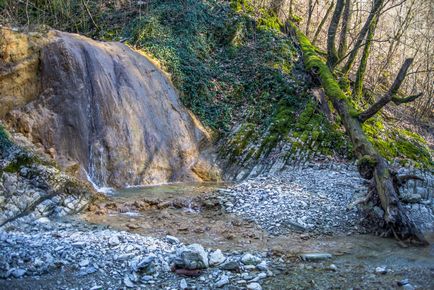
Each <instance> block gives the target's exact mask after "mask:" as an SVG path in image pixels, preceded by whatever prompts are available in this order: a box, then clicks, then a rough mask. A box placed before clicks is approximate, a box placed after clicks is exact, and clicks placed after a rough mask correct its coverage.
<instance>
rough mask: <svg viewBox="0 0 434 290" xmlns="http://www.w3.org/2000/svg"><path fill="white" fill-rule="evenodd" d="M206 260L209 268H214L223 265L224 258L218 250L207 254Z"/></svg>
mask: <svg viewBox="0 0 434 290" xmlns="http://www.w3.org/2000/svg"><path fill="white" fill-rule="evenodd" d="M208 260H209V265H210V266H215V265H219V264H221V263H223V262H224V261H225V260H226V258H225V256H224V255H223V253H222V251H221V250H220V249H217V250H215V251H214V252H211V253H210V254H209V257H208Z"/></svg>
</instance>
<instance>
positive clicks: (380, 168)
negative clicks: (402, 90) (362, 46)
mask: <svg viewBox="0 0 434 290" xmlns="http://www.w3.org/2000/svg"><path fill="white" fill-rule="evenodd" d="M288 26H289V27H287V28H286V29H287V30H288V31H292V32H293V33H294V35H295V36H296V38H297V39H298V42H299V44H300V48H301V50H302V52H303V57H304V62H305V65H306V68H307V69H308V70H310V71H312V74H313V75H314V77H316V78H317V79H318V80H319V81H320V83H321V85H322V87H323V89H324V91H325V94H326V95H327V97H328V98H329V99H330V101H331V102H332V104H333V107H334V108H335V109H336V111H337V113H338V114H339V116H340V117H341V119H342V123H343V125H344V127H345V129H346V132H347V134H348V136H349V137H350V140H351V142H352V144H353V147H354V153H355V155H356V156H357V158H358V159H359V162H358V167H359V172H360V174H361V175H362V177H364V178H366V179H371V180H373V182H374V184H375V191H376V193H377V194H378V197H379V199H380V202H381V207H382V208H383V210H384V220H385V222H386V224H387V225H388V227H389V229H390V230H391V231H392V232H393V234H394V236H395V237H396V238H398V239H401V240H411V241H413V242H416V243H418V244H423V245H425V244H427V241H426V239H425V238H424V236H423V234H422V233H421V232H420V230H419V229H418V227H417V226H416V225H415V224H414V222H413V221H412V220H410V219H409V218H408V216H407V215H406V214H405V212H404V211H403V208H402V205H401V203H400V201H399V198H398V192H397V187H396V186H395V185H396V184H395V183H396V182H394V175H393V174H392V172H391V171H390V169H389V164H388V162H387V160H386V159H385V158H384V157H382V156H381V155H380V154H379V153H378V151H377V150H376V149H375V148H374V146H373V145H372V143H371V142H369V140H368V139H367V137H366V135H365V133H364V131H363V129H362V124H363V119H360V118H359V115H361V114H359V112H357V110H356V109H355V108H354V106H353V105H352V103H351V102H350V100H349V97H348V96H347V95H346V94H345V93H344V92H343V91H342V89H341V88H340V87H339V84H338V82H337V81H336V79H335V77H334V75H333V73H332V72H331V71H330V69H329V67H328V66H327V65H326V61H325V59H323V58H322V57H320V56H319V55H318V54H317V53H316V49H315V47H314V46H313V45H312V44H311V43H310V41H309V40H308V39H307V37H306V36H305V35H304V34H303V33H301V32H300V31H299V30H298V28H296V27H295V25H293V24H292V23H288ZM410 64H411V61H406V62H405V63H404V65H403V67H402V68H401V70H400V72H399V74H398V76H397V78H396V80H395V82H394V85H393V86H392V88H391V89H390V90H389V92H392V91H393V92H396V90H397V89H398V88H399V86H400V84H401V82H402V80H403V76H404V77H405V73H406V71H407V69H408V67H409V65H410ZM383 98H384V97H383ZM387 98H388V102H390V101H391V100H393V98H395V99H396V100H397V102H399V100H401V101H402V102H407V101H408V100H410V99H412V98H414V96H411V97H408V98H403V99H397V98H396V97H395V96H394V95H393V94H392V97H387ZM386 104H387V102H386ZM383 106H384V105H383ZM368 110H369V109H368ZM376 112H378V110H377V111H376Z"/></svg>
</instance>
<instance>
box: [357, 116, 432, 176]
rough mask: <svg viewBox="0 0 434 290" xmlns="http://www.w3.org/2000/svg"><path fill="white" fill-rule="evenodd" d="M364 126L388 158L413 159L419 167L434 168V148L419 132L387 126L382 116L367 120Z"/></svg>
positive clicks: (377, 146)
mask: <svg viewBox="0 0 434 290" xmlns="http://www.w3.org/2000/svg"><path fill="white" fill-rule="evenodd" d="M362 128H363V131H364V132H365V134H366V136H367V138H368V140H369V141H370V142H371V143H372V144H373V145H374V147H375V148H376V149H377V150H378V152H379V153H380V154H381V155H382V156H383V157H385V158H386V159H388V160H393V159H398V160H412V162H413V163H414V165H415V166H417V167H421V168H431V169H432V168H434V162H433V160H432V150H430V149H429V147H428V146H427V144H426V142H425V140H424V139H423V138H422V137H421V136H420V135H418V134H417V133H414V132H410V131H408V130H405V129H400V128H396V127H391V128H385V126H384V121H383V120H382V119H381V117H380V116H375V117H373V118H371V119H369V120H367V121H366V122H365V123H364V124H363V126H362ZM404 163H406V162H404Z"/></svg>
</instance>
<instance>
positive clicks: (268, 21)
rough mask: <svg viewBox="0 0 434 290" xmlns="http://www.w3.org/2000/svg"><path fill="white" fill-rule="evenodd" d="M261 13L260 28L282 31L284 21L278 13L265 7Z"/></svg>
mask: <svg viewBox="0 0 434 290" xmlns="http://www.w3.org/2000/svg"><path fill="white" fill-rule="evenodd" d="M260 15H261V16H260V17H259V19H258V28H259V29H262V30H276V31H280V29H281V27H282V22H281V21H280V19H279V17H277V15H275V14H274V13H272V12H270V11H268V10H265V9H261V10H260Z"/></svg>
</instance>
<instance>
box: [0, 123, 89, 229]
mask: <svg viewBox="0 0 434 290" xmlns="http://www.w3.org/2000/svg"><path fill="white" fill-rule="evenodd" d="M94 198H96V195H94V192H93V190H92V188H91V187H90V186H89V185H86V184H85V183H83V182H81V181H79V180H78V179H76V178H74V177H71V176H68V175H66V174H64V173H62V172H61V171H60V170H59V169H58V168H56V167H55V166H54V164H52V163H50V160H46V159H44V158H43V157H40V156H37V155H35V152H34V151H31V150H29V149H23V148H22V147H21V146H18V145H17V144H15V143H14V142H13V141H12V140H11V139H10V137H9V136H8V135H7V133H6V132H5V131H4V130H3V128H2V127H1V126H0V227H2V226H3V225H5V224H7V223H9V222H13V221H16V220H18V219H20V220H21V221H23V220H27V221H33V220H38V221H39V222H41V223H44V222H45V221H46V220H48V219H47V218H46V217H47V216H57V217H59V216H65V215H67V214H72V213H76V212H78V211H80V210H82V209H83V208H85V207H86V206H87V205H88V203H89V202H91V201H92V200H93V199H94Z"/></svg>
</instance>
